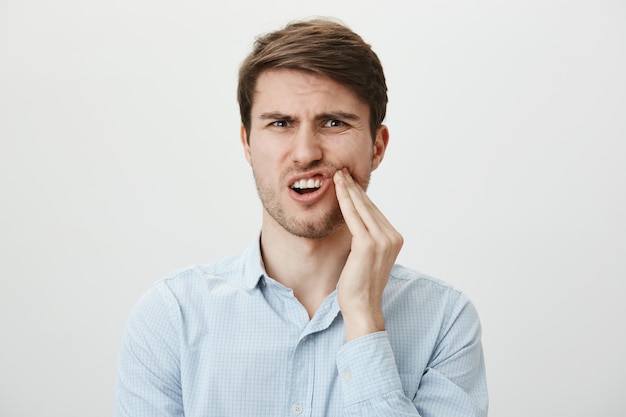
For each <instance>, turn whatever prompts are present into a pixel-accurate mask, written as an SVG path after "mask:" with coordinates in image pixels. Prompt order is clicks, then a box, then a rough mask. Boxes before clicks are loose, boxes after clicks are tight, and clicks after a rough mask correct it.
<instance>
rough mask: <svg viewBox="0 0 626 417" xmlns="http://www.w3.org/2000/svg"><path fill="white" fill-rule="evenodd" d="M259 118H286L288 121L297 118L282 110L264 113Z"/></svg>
mask: <svg viewBox="0 0 626 417" xmlns="http://www.w3.org/2000/svg"><path fill="white" fill-rule="evenodd" d="M259 119H261V120H285V121H288V122H292V121H294V120H295V119H294V118H293V117H292V116H289V115H287V114H283V113H280V112H268V113H262V114H260V115H259Z"/></svg>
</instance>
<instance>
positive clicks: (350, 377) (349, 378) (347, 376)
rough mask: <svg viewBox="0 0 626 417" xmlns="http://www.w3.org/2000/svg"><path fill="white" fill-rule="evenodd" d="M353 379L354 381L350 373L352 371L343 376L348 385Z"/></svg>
mask: <svg viewBox="0 0 626 417" xmlns="http://www.w3.org/2000/svg"><path fill="white" fill-rule="evenodd" d="M351 379H352V374H351V373H350V371H348V372H346V373H344V374H343V380H344V381H346V383H348V382H350V380H351Z"/></svg>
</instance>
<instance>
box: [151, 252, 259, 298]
mask: <svg viewBox="0 0 626 417" xmlns="http://www.w3.org/2000/svg"><path fill="white" fill-rule="evenodd" d="M251 265H255V253H254V248H253V247H248V248H245V249H243V250H240V251H238V252H235V253H232V254H230V255H227V256H224V257H221V258H217V259H215V260H213V261H211V262H208V263H203V264H202V263H199V264H195V265H189V266H186V267H183V268H180V269H177V270H175V271H172V272H170V273H169V274H167V275H165V276H164V277H163V278H161V279H160V280H159V281H158V282H157V286H158V285H165V286H167V287H170V288H176V287H181V286H183V287H187V286H190V285H192V286H193V283H194V282H197V283H199V284H202V285H203V286H205V285H206V283H207V282H212V283H219V282H224V283H227V282H230V283H232V284H235V285H237V284H241V285H244V284H245V283H244V282H242V280H243V278H244V277H246V276H250V275H251V274H252V275H254V274H257V273H258V272H257V271H256V270H253V269H254V268H252V267H251ZM259 270H260V266H259Z"/></svg>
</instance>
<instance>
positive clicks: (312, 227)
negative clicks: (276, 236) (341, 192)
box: [253, 169, 369, 239]
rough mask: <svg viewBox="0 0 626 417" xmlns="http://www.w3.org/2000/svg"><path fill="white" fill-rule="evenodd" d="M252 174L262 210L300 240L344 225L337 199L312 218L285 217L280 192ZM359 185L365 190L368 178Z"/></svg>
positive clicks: (314, 236)
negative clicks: (327, 208)
mask: <svg viewBox="0 0 626 417" xmlns="http://www.w3.org/2000/svg"><path fill="white" fill-rule="evenodd" d="M333 172H334V170H333ZM253 174H254V180H255V183H256V188H257V192H258V194H259V198H260V199H261V203H262V204H263V208H264V209H265V211H267V213H268V214H269V215H270V217H272V219H274V221H275V222H276V223H278V224H279V225H280V226H281V227H282V228H283V229H285V230H286V231H287V232H289V233H291V234H292V235H294V236H298V237H302V238H309V239H320V238H323V237H326V236H329V235H331V234H332V233H333V232H335V231H336V230H337V229H339V228H340V227H341V226H342V225H343V224H344V223H345V220H344V218H343V214H342V213H341V208H340V207H339V202H338V201H337V199H335V203H334V204H333V206H332V207H331V208H330V209H329V210H327V211H325V212H322V213H319V214H317V215H315V216H314V217H312V216H310V215H308V216H306V218H298V217H296V216H289V215H287V213H285V209H284V207H283V205H282V204H281V203H280V192H277V191H276V190H275V189H274V188H272V187H271V186H268V185H267V184H263V183H262V182H261V181H260V180H259V178H258V176H257V175H256V173H255V172H254V169H253ZM330 181H332V180H330ZM359 183H360V184H361V185H362V186H364V188H366V187H367V184H368V183H369V178H367V179H366V181H365V182H363V181H359ZM315 205H316V204H315V203H314V204H311V205H308V206H303V210H304V211H307V210H311V211H314V210H316V208H315ZM303 217H304V216H303Z"/></svg>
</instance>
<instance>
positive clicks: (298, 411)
mask: <svg viewBox="0 0 626 417" xmlns="http://www.w3.org/2000/svg"><path fill="white" fill-rule="evenodd" d="M291 411H293V413H294V414H295V415H297V416H299V415H300V414H302V406H301V405H300V404H294V405H293V406H292V407H291Z"/></svg>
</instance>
